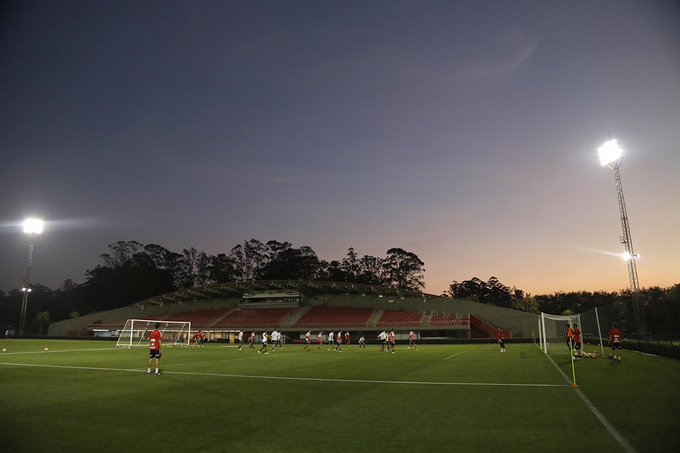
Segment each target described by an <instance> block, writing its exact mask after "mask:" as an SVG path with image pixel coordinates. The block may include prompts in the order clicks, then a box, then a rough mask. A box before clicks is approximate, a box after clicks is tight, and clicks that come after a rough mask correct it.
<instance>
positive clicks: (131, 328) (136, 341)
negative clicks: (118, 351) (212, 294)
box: [116, 319, 191, 348]
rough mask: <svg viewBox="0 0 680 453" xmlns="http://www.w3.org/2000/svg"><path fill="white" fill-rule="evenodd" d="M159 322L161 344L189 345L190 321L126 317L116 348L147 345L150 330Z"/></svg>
mask: <svg viewBox="0 0 680 453" xmlns="http://www.w3.org/2000/svg"><path fill="white" fill-rule="evenodd" d="M156 323H158V324H159V327H158V330H159V331H160V332H161V341H162V343H161V344H164V345H172V346H189V340H190V338H191V322H190V321H162V320H160V319H128V320H127V321H126V322H125V327H123V330H121V331H120V336H119V337H118V341H117V342H116V347H117V348H132V347H137V346H148V345H149V338H150V335H151V332H153V330H154V329H155V326H156Z"/></svg>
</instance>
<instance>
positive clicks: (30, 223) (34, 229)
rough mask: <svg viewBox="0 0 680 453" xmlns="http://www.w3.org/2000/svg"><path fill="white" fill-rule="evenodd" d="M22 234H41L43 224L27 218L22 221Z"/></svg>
mask: <svg viewBox="0 0 680 453" xmlns="http://www.w3.org/2000/svg"><path fill="white" fill-rule="evenodd" d="M23 225H24V233H26V234H40V233H42V232H43V228H44V227H45V222H43V221H42V220H40V219H33V218H29V219H26V220H24V224H23Z"/></svg>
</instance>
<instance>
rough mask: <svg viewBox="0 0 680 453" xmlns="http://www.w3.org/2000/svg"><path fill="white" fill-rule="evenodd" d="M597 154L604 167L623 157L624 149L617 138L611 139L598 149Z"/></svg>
mask: <svg viewBox="0 0 680 453" xmlns="http://www.w3.org/2000/svg"><path fill="white" fill-rule="evenodd" d="M597 154H598V155H599V156H600V165H602V166H603V167H604V166H605V165H609V164H611V163H612V162H616V161H617V160H619V159H621V157H622V156H623V150H622V149H621V147H620V146H619V142H618V141H617V140H616V139H611V140H608V141H606V142H605V143H604V145H602V146H600V147H599V148H598V149H597Z"/></svg>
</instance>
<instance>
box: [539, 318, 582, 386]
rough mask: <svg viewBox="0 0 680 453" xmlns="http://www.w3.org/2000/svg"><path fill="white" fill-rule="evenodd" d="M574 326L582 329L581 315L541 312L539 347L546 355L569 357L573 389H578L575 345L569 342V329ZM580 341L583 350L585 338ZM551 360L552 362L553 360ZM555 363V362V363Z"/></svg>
mask: <svg viewBox="0 0 680 453" xmlns="http://www.w3.org/2000/svg"><path fill="white" fill-rule="evenodd" d="M574 324H576V325H577V326H579V328H580V326H581V316H580V315H572V316H565V315H551V314H548V313H543V312H541V317H540V318H539V319H538V333H539V339H540V341H539V345H540V348H541V351H543V353H544V354H546V355H554V354H561V355H563V354H568V355H569V362H570V365H571V377H572V383H571V385H572V387H576V367H575V366H574V351H573V345H571V344H570V343H569V341H567V329H569V327H571V326H573V325H574ZM580 341H581V348H583V336H581V338H580ZM550 360H552V358H551V359H550ZM553 363H555V362H554V361H553Z"/></svg>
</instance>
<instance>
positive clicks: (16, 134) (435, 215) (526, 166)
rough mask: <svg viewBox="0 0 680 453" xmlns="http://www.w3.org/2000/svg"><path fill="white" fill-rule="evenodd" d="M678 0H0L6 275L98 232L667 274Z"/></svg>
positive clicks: (431, 270)
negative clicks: (621, 192) (634, 267)
mask: <svg viewBox="0 0 680 453" xmlns="http://www.w3.org/2000/svg"><path fill="white" fill-rule="evenodd" d="M679 5H680V3H678V2H677V1H645V2H641V1H627V0H615V1H604V0H601V1H585V0H583V1H572V2H564V1H555V2H553V1H514V2H499V1H492V2H485V1H455V2H450V1H393V0H390V1H387V0H386V1H346V0H343V1H323V2H322V1H286V2H282V1H257V2H250V1H241V2H231V1H214V2H209V1H195V2H194V1H59V2H55V1H31V2H24V1H8V2H4V3H2V6H1V7H0V8H1V9H0V152H1V153H2V154H1V156H2V177H1V178H0V194H1V197H0V289H4V290H8V289H11V288H16V287H19V286H20V285H21V281H22V275H23V273H24V269H25V265H26V255H27V250H28V242H29V240H28V238H27V237H26V236H25V235H24V234H23V233H22V232H21V229H20V227H19V223H20V221H21V219H23V218H24V217H25V216H28V215H34V216H39V217H42V218H44V219H45V220H46V221H47V222H48V224H47V227H46V231H45V233H44V234H43V235H41V236H40V237H39V238H38V239H37V241H36V248H35V257H34V258H35V260H34V267H33V279H32V280H33V281H34V282H36V281H37V282H42V283H44V284H47V285H49V286H51V287H58V286H59V285H60V284H61V282H62V281H63V280H64V279H67V278H71V279H73V280H75V281H76V282H82V281H83V279H84V272H85V271H86V270H87V269H90V268H93V267H94V266H95V265H97V264H99V263H100V260H99V255H100V254H101V253H104V252H106V251H107V245H108V244H109V243H112V242H115V241H118V240H137V241H140V242H142V243H145V244H146V243H157V244H160V245H162V246H164V247H166V248H169V249H171V250H174V251H181V250H182V249H183V248H188V247H192V246H193V247H196V248H197V249H200V250H205V251H206V252H207V253H210V254H216V253H221V252H227V251H228V250H229V249H231V248H232V247H233V246H234V245H236V244H237V243H239V242H242V241H244V240H248V239H250V238H258V239H260V240H263V241H266V240H269V239H275V240H279V241H289V242H292V243H293V245H294V246H296V247H300V246H303V245H308V246H310V247H312V248H313V249H314V250H315V251H316V252H317V254H318V255H319V257H320V258H322V259H327V260H332V259H340V258H342V257H343V256H345V254H346V250H347V248H348V247H354V248H355V249H356V251H357V252H358V253H359V254H360V255H364V254H369V255H374V256H385V252H386V251H387V249H389V248H391V247H402V248H404V249H407V250H409V251H411V252H414V253H416V254H417V255H418V256H419V257H420V258H421V259H422V260H423V261H424V262H425V265H426V266H425V267H426V273H425V278H426V290H427V291H428V292H432V293H440V292H441V291H443V290H445V289H446V288H447V286H448V284H449V283H450V282H451V281H453V280H458V281H461V280H466V279H469V278H471V277H473V276H477V277H480V278H482V279H485V280H486V279H488V278H489V277H490V276H492V275H494V276H496V277H498V278H499V279H500V280H501V282H503V283H505V284H507V285H511V286H517V287H518V288H522V289H525V290H526V291H529V292H532V293H543V292H552V291H569V290H579V289H584V290H598V289H605V290H616V289H621V288H625V287H627V286H628V278H627V273H626V267H625V263H624V262H623V261H622V260H620V259H619V258H617V257H614V256H613V255H611V254H608V253H614V252H616V253H618V252H622V251H623V248H622V246H621V245H620V244H619V240H618V237H619V235H620V234H621V226H620V220H619V212H618V204H617V200H616V190H615V185H614V180H613V176H612V174H611V171H610V170H608V169H607V168H602V167H600V165H599V163H598V161H597V153H596V149H597V147H598V146H599V145H600V144H601V143H602V142H604V141H605V140H606V139H608V137H609V133H610V132H611V134H612V136H615V137H617V138H618V139H619V140H620V142H621V144H622V147H623V148H624V152H625V157H624V162H623V165H622V167H621V173H622V177H623V184H624V189H625V193H626V202H627V204H628V214H629V216H630V225H631V231H632V235H633V239H634V244H635V247H636V251H637V252H639V253H640V254H641V259H640V261H639V263H638V269H639V273H640V283H641V285H642V286H645V287H646V286H652V285H661V286H668V285H671V284H673V283H678V282H680V259H678V257H679V256H680V239H678V231H680V203H679V202H678V195H680V178H678V173H679V172H678V170H680V146H679V145H678V144H679V143H680V6H679Z"/></svg>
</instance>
